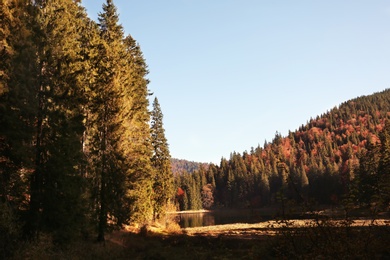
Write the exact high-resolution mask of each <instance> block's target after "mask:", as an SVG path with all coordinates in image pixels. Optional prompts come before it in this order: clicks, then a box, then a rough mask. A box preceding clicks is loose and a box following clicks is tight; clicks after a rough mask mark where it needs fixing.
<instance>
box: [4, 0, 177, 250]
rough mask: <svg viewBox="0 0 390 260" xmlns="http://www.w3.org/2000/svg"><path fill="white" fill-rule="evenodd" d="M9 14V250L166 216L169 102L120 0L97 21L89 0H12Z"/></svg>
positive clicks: (6, 146) (101, 232)
mask: <svg viewBox="0 0 390 260" xmlns="http://www.w3.org/2000/svg"><path fill="white" fill-rule="evenodd" d="M0 20H1V28H0V55H1V59H0V66H1V68H0V73H1V74H0V100H1V101H0V102H1V103H0V109H1V114H0V151H1V154H0V182H1V185H0V207H1V212H2V215H1V219H0V230H1V234H2V235H1V237H2V238H1V243H2V244H1V247H2V249H3V251H5V252H6V251H11V249H12V248H11V247H12V244H13V242H14V240H15V239H16V238H17V237H18V236H19V234H23V235H24V236H27V237H28V238H29V239H34V238H38V237H39V236H40V234H41V233H50V234H52V236H53V240H54V241H55V242H58V243H66V242H67V241H70V240H72V239H74V238H75V237H77V236H94V235H96V237H97V239H98V241H104V240H105V234H106V232H107V231H109V230H111V229H112V228H113V227H115V226H116V227H121V226H122V225H123V224H128V223H138V224H144V223H147V222H148V221H150V220H151V219H152V218H153V217H154V218H157V217H159V216H160V215H161V214H162V213H163V212H164V210H165V207H166V205H167V203H168V201H169V199H170V198H171V197H172V194H173V193H174V189H173V176H172V172H171V168H170V161H169V159H170V155H169V151H168V145H167V140H166V139H165V135H164V129H163V126H162V112H161V109H160V106H159V103H158V100H157V98H156V99H155V100H154V103H153V111H149V110H148V109H149V101H148V97H149V96H150V95H151V94H150V92H149V90H148V79H147V74H148V69H147V65H146V62H145V60H144V58H143V54H142V51H141V49H140V46H139V44H138V43H137V41H136V40H134V39H133V38H132V37H131V36H130V35H124V32H123V28H122V26H121V25H120V23H119V18H118V14H117V11H116V7H115V6H114V4H113V1H111V0H107V1H106V3H105V4H104V5H103V9H102V12H101V13H100V14H99V18H98V22H94V21H92V20H90V19H89V18H88V17H87V14H86V11H85V10H84V8H83V7H82V6H81V3H80V1H73V0H62V1H24V0H2V1H1V5H0ZM19 229H21V230H19Z"/></svg>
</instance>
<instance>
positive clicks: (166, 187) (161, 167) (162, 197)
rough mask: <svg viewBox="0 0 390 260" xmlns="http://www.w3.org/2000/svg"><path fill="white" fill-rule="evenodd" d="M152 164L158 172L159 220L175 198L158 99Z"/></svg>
mask: <svg viewBox="0 0 390 260" xmlns="http://www.w3.org/2000/svg"><path fill="white" fill-rule="evenodd" d="M151 141H152V146H153V152H154V153H153V157H152V163H153V166H154V168H155V171H156V175H155V177H154V184H153V191H154V193H153V216H154V218H155V219H156V218H159V216H160V214H161V213H163V211H164V208H165V206H166V205H167V203H168V202H169V199H171V198H172V197H173V193H174V190H173V174H172V168H171V160H170V159H171V156H170V154H169V148H168V142H167V139H166V137H165V130H164V127H163V113H162V111H161V107H160V104H159V102H158V99H157V98H155V99H154V101H153V111H152V116H151Z"/></svg>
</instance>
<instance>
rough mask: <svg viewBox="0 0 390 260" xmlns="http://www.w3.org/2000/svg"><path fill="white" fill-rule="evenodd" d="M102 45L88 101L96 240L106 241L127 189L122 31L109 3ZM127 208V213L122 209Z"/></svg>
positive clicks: (119, 218) (121, 217) (121, 214)
mask: <svg viewBox="0 0 390 260" xmlns="http://www.w3.org/2000/svg"><path fill="white" fill-rule="evenodd" d="M99 28H100V37H101V42H100V43H99V45H98V46H97V51H98V55H97V56H96V59H94V62H95V65H94V66H96V72H97V76H96V80H95V82H94V84H93V85H92V86H91V88H92V89H91V100H90V102H89V107H88V111H90V113H91V115H90V116H89V129H88V136H89V142H88V145H89V153H90V157H91V160H90V173H91V174H92V175H93V176H94V178H93V179H94V186H93V187H94V189H93V195H94V199H95V201H96V203H95V206H96V210H97V218H98V220H97V221H98V241H104V240H105V233H106V231H107V229H108V217H109V216H112V217H113V218H114V220H115V221H112V223H113V224H116V225H121V224H122V223H125V222H126V221H127V219H128V216H127V215H128V211H129V210H128V201H126V200H124V199H125V197H126V196H125V195H126V192H127V189H126V173H125V171H126V168H127V164H126V160H125V155H124V152H123V150H122V147H121V146H120V141H121V138H122V135H123V133H124V129H123V127H122V122H123V118H122V117H121V116H120V113H121V110H122V108H123V100H122V97H123V86H122V85H121V82H122V78H123V77H124V72H123V66H122V64H123V57H124V55H125V49H124V48H123V29H122V26H121V25H119V17H118V15H117V13H116V7H115V6H114V5H113V3H112V1H110V0H107V2H106V3H105V4H103V12H102V13H100V14H99ZM125 208H127V210H125Z"/></svg>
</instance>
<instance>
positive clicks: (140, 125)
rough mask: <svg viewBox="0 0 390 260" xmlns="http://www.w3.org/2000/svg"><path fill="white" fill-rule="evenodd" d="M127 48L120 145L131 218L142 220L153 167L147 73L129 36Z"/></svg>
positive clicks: (146, 216) (149, 207) (146, 218)
mask: <svg viewBox="0 0 390 260" xmlns="http://www.w3.org/2000/svg"><path fill="white" fill-rule="evenodd" d="M124 46H125V48H126V55H125V60H124V61H125V66H124V67H125V69H126V72H127V73H126V77H127V78H126V81H125V84H124V85H123V86H124V91H125V95H124V99H125V102H124V103H125V107H124V109H123V111H122V114H123V117H124V127H125V130H126V134H125V135H124V136H123V138H122V141H121V144H122V147H123V149H124V151H125V154H126V159H127V161H128V169H127V186H128V196H129V198H130V202H131V204H130V220H131V221H134V222H138V223H145V222H147V221H149V220H150V219H151V216H152V204H151V203H152V185H153V176H154V170H153V167H152V164H151V157H152V150H153V148H152V145H151V141H150V125H149V121H150V112H149V110H148V106H149V100H148V96H149V91H148V83H149V80H148V79H147V78H146V76H147V74H148V73H149V72H148V70H147V66H146V62H145V60H144V58H143V54H142V51H141V49H140V46H139V45H138V44H137V42H136V41H135V40H134V39H133V38H132V37H131V36H130V35H129V36H127V37H126V38H125V39H124Z"/></svg>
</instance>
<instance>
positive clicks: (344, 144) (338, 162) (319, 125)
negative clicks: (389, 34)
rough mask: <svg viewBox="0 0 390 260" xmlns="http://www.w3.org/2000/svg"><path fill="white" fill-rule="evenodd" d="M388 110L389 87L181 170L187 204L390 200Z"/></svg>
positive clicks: (178, 180)
mask: <svg viewBox="0 0 390 260" xmlns="http://www.w3.org/2000/svg"><path fill="white" fill-rule="evenodd" d="M389 115H390V90H385V91H383V92H380V93H375V94H373V95H370V96H362V97H358V98H355V99H352V100H350V101H347V102H344V103H342V104H341V105H340V106H339V107H335V108H333V109H332V110H330V111H328V112H326V113H325V114H323V115H321V116H318V117H317V118H315V119H310V121H309V122H307V124H305V125H302V126H301V127H300V128H299V129H298V130H296V131H295V132H290V133H289V134H288V135H287V136H285V137H283V136H281V135H280V134H279V133H276V135H275V138H274V139H273V140H272V142H266V143H265V144H264V146H263V147H260V146H258V147H256V148H252V149H251V150H250V151H249V152H248V151H245V152H243V153H242V154H240V153H236V152H233V153H232V154H231V155H230V158H229V159H224V158H223V159H222V160H221V163H220V165H219V166H217V165H213V164H210V165H209V167H208V169H207V168H200V169H199V170H197V171H195V172H194V173H185V174H181V175H179V176H176V185H177V188H178V193H177V200H178V202H179V203H180V207H181V209H182V210H185V209H198V208H213V207H261V206H266V205H273V204H276V203H279V202H280V201H281V200H282V199H292V200H295V201H296V202H307V201H309V200H310V201H316V202H317V203H321V204H328V205H331V204H333V205H338V204H340V203H341V202H342V201H345V200H346V198H347V197H348V198H353V199H352V200H353V201H354V203H357V204H359V205H370V204H372V203H374V202H375V203H376V204H375V205H379V204H380V203H379V202H381V203H382V205H388V202H389V194H390V191H389V180H390V178H389V177H390V176H389V174H390V159H389V158H390V123H389V122H388V118H389ZM270 123H271V122H270ZM352 194H353V196H352ZM386 203H387V204H386Z"/></svg>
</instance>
